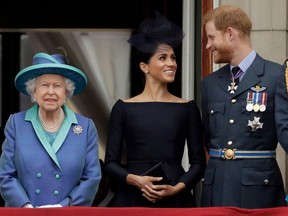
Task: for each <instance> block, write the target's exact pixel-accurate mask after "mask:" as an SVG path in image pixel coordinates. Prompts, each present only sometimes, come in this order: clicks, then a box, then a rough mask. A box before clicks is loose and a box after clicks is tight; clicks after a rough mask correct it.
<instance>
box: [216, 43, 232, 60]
mask: <svg viewBox="0 0 288 216" xmlns="http://www.w3.org/2000/svg"><path fill="white" fill-rule="evenodd" d="M232 53H233V50H232V49H231V48H230V47H229V46H227V45H223V46H222V47H219V48H217V49H216V50H214V51H213V60H214V63H216V64H221V63H230V61H231V59H232Z"/></svg>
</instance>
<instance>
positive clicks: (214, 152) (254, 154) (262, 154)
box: [209, 148, 276, 160]
mask: <svg viewBox="0 0 288 216" xmlns="http://www.w3.org/2000/svg"><path fill="white" fill-rule="evenodd" d="M209 155H210V157H214V158H215V157H216V158H222V159H227V160H231V159H232V160H233V159H238V158H239V159H240V158H276V151H272V150H271V151H248V150H247V151H245V150H244V151H241V150H237V149H226V148H223V149H210V150H209Z"/></svg>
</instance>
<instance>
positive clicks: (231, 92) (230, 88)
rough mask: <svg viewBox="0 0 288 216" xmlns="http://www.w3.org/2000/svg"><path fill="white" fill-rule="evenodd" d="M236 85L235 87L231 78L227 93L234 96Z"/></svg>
mask: <svg viewBox="0 0 288 216" xmlns="http://www.w3.org/2000/svg"><path fill="white" fill-rule="evenodd" d="M237 87H238V86H237V85H236V82H234V78H233V81H232V82H231V85H230V86H228V91H229V92H230V94H234V93H235V91H236V90H237Z"/></svg>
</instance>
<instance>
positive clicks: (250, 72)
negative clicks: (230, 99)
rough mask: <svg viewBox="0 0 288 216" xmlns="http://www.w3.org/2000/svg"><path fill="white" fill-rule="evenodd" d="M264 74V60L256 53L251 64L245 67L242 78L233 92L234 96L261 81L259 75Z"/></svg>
mask: <svg viewBox="0 0 288 216" xmlns="http://www.w3.org/2000/svg"><path fill="white" fill-rule="evenodd" d="M263 74H264V61H263V59H262V58H261V57H260V56H259V55H256V58H255V60H254V61H253V63H252V64H251V66H250V67H249V68H248V69H247V71H246V73H245V75H244V77H243V79H242V80H241V82H240V83H239V85H238V88H237V91H236V92H235V94H234V96H237V95H239V94H241V93H243V92H245V91H247V90H248V89H250V88H251V87H252V86H256V85H257V84H258V83H260V82H261V79H260V76H262V75H263Z"/></svg>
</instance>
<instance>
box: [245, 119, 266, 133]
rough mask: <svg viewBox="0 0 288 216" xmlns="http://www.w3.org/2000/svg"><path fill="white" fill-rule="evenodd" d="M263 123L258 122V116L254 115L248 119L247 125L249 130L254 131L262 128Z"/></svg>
mask: <svg viewBox="0 0 288 216" xmlns="http://www.w3.org/2000/svg"><path fill="white" fill-rule="evenodd" d="M263 124H264V123H261V122H260V117H255V116H254V119H253V121H251V120H248V125H247V126H249V127H251V131H253V132H255V131H256V130H258V129H262V128H263Z"/></svg>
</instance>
